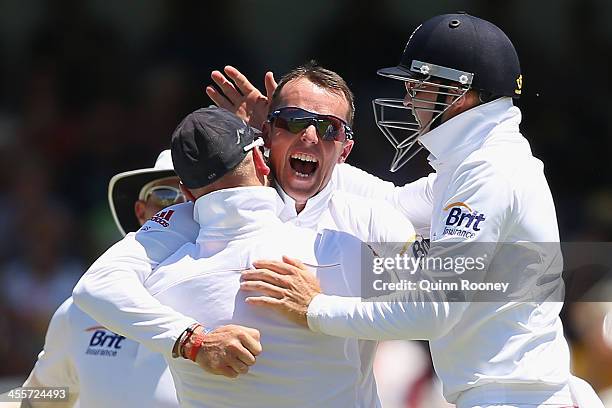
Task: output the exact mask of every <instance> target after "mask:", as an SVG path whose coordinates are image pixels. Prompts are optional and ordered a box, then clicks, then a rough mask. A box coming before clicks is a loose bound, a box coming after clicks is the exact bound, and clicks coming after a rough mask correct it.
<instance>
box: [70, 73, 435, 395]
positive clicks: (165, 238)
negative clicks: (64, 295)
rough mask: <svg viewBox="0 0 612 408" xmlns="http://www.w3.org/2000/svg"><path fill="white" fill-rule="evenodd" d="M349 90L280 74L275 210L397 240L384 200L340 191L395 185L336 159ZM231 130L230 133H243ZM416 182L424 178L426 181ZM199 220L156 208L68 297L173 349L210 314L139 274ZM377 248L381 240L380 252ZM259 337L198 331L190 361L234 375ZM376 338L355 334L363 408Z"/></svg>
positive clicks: (163, 349) (402, 225)
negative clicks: (172, 300)
mask: <svg viewBox="0 0 612 408" xmlns="http://www.w3.org/2000/svg"><path fill="white" fill-rule="evenodd" d="M352 98H353V96H352V93H351V92H350V90H349V89H348V87H347V86H346V83H345V82H344V80H342V78H340V77H339V76H338V75H337V74H335V73H333V72H331V71H328V70H326V69H323V68H321V67H319V66H316V65H306V66H303V67H299V68H297V69H295V70H293V71H291V72H289V73H288V74H287V75H286V76H285V77H284V78H283V80H281V82H280V83H279V86H278V88H277V90H276V92H275V95H274V97H272V96H271V99H273V100H274V102H273V103H272V105H271V108H272V109H273V111H272V112H271V115H270V120H269V121H268V122H267V124H266V127H265V128H264V133H263V136H264V138H265V139H266V140H267V142H266V143H267V147H266V148H267V149H269V154H270V158H269V160H270V163H271V165H272V168H273V171H274V172H275V174H276V188H277V190H278V191H279V194H280V195H281V197H282V198H283V204H284V205H283V206H282V207H280V208H279V214H278V215H279V217H280V218H281V220H282V221H284V222H289V223H291V224H294V225H296V226H300V227H306V228H310V229H313V230H315V231H318V230H320V229H322V228H324V227H327V228H330V229H335V230H340V231H343V232H349V233H351V234H353V235H355V236H358V237H359V238H360V239H361V240H362V241H364V242H398V243H400V244H401V245H402V246H404V244H405V243H406V242H409V241H411V240H413V239H414V235H415V234H414V233H415V231H414V228H413V227H412V225H411V224H410V222H408V221H407V220H406V219H405V217H404V216H402V215H401V213H399V212H397V211H396V210H394V209H393V207H391V206H390V205H389V204H387V203H385V202H381V201H372V200H367V199H364V198H362V197H355V196H352V195H350V194H343V193H340V192H339V191H338V190H340V189H345V190H350V189H351V188H355V189H356V190H357V191H361V190H363V185H364V183H365V182H366V181H367V180H370V181H371V182H372V183H375V184H382V185H383V186H384V188H385V189H386V191H387V192H389V194H393V190H394V186H393V185H392V184H391V183H385V182H382V181H380V180H379V179H376V178H375V177H373V176H369V175H367V174H366V173H364V172H362V171H360V170H358V169H355V168H352V167H350V166H348V165H345V164H340V165H338V166H336V164H339V163H343V162H344V160H345V159H346V157H347V156H348V154H349V153H350V150H351V147H352V144H353V140H352V131H351V129H350V123H351V121H352V116H353V111H354V108H353V103H352V100H353V99H352ZM228 137H229V138H230V141H232V142H235V141H236V140H241V139H240V138H241V137H242V135H241V134H238V133H236V134H232V135H228ZM419 183H421V184H427V180H424V181H420V182H419ZM410 196H411V195H410V194H408V195H407V197H406V199H405V201H406V202H409V201H410ZM430 206H431V203H430V202H429V201H428V197H426V196H425V197H421V196H417V195H414V199H413V205H410V206H409V208H415V209H416V208H419V209H421V207H425V208H428V207H429V208H430ZM170 211H172V212H171V213H170ZM421 212H422V213H427V211H426V210H422V209H421ZM162 215H163V216H162ZM415 218H418V217H417V216H416V215H415ZM425 222H429V221H425ZM199 229H200V227H199V225H198V224H197V223H195V222H194V207H193V205H192V204H187V203H186V204H180V205H176V206H173V207H171V208H169V209H167V211H166V212H165V213H164V214H158V215H157V216H156V217H153V218H152V219H151V220H150V221H148V222H147V223H146V224H145V225H144V226H143V227H142V228H141V230H140V231H138V233H136V234H128V235H127V236H126V237H125V238H124V239H123V240H122V241H120V242H119V243H117V244H116V245H114V246H113V247H112V248H110V249H109V250H108V251H107V252H106V253H105V254H104V255H103V256H102V257H100V258H99V259H98V261H96V262H95V263H94V264H93V265H92V267H91V268H90V269H89V271H88V272H87V273H86V274H85V275H84V276H83V277H82V279H81V281H80V282H79V284H78V285H77V286H76V288H75V291H74V299H75V303H76V304H77V305H79V307H80V308H82V309H83V310H85V311H86V312H87V313H89V314H90V315H92V316H93V317H94V318H95V319H96V320H97V321H99V322H100V323H102V324H104V325H105V326H106V327H108V328H109V329H111V330H113V331H115V332H117V333H121V334H122V335H125V336H127V337H129V338H132V339H135V340H137V341H139V342H141V343H143V344H145V345H146V346H147V347H149V348H151V349H152V350H155V351H158V352H160V353H162V354H164V355H165V356H166V357H167V358H170V356H171V354H172V353H171V352H172V350H173V349H175V346H176V345H177V344H178V343H177V342H178V340H180V338H182V337H183V335H184V334H185V333H186V332H187V330H186V329H188V328H190V327H192V326H193V325H194V324H196V323H201V324H203V325H205V326H207V322H206V321H199V320H198V319H195V318H194V317H192V316H189V315H188V314H185V313H183V312H180V311H178V310H175V309H174V308H173V307H170V306H169V305H166V304H164V302H160V299H157V298H155V297H153V296H152V295H151V293H149V291H147V290H146V288H145V287H144V286H143V283H144V282H146V281H147V280H148V279H149V277H150V276H151V274H152V272H153V270H154V269H155V268H156V267H157V266H158V265H159V264H160V263H161V262H162V261H163V260H165V259H166V258H167V257H168V256H170V255H171V254H172V253H174V252H175V251H176V250H178V249H179V248H181V247H182V246H183V245H184V244H186V243H189V242H195V241H196V238H197V236H198V234H199ZM384 250H385V248H380V251H379V253H382V251H384ZM202 307H207V306H206V304H203V306H202ZM207 327H210V326H207ZM194 331H195V334H196V335H201V334H202V333H203V329H202V328H201V327H196V328H195V329H194ZM263 335H265V334H264V333H262V336H263ZM258 336H259V332H258V331H257V330H254V331H253V330H249V329H248V328H246V327H244V326H237V325H233V324H226V325H221V326H219V327H216V328H214V330H213V331H211V332H210V333H208V334H206V335H204V336H203V342H202V346H201V348H199V352H198V353H197V354H196V356H195V357H194V360H195V361H196V362H197V364H199V365H200V366H201V367H202V368H204V369H205V370H207V371H209V372H211V373H215V374H222V375H225V376H230V377H236V376H238V375H240V374H243V373H245V372H246V371H248V366H250V365H251V364H253V362H254V361H255V359H254V357H255V356H256V352H257V351H258V344H259V338H258ZM189 341H190V340H188V343H189ZM237 345H239V346H237ZM374 347H375V343H374V342H360V343H359V352H360V361H361V370H360V371H361V374H360V375H361V384H362V385H361V390H360V398H359V400H360V401H363V404H364V405H363V406H364V407H366V406H369V404H370V402H371V401H373V398H372V396H373V395H374V394H375V393H376V389H375V384H374V379H373V376H372V370H371V365H372V357H373V353H372V352H373V350H374ZM254 353H255V354H254ZM245 364H247V366H245Z"/></svg>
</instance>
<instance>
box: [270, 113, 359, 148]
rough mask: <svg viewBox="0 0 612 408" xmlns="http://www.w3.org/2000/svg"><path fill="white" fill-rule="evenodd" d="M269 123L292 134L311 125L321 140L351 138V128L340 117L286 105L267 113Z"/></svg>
mask: <svg viewBox="0 0 612 408" xmlns="http://www.w3.org/2000/svg"><path fill="white" fill-rule="evenodd" d="M268 120H269V121H270V123H274V125H275V126H278V127H279V128H281V129H285V130H287V131H289V132H291V133H293V134H294V135H297V134H298V133H300V132H302V131H304V130H305V129H306V128H308V126H310V125H313V126H314V127H315V129H316V130H317V135H318V136H319V138H321V140H328V141H335V142H345V141H347V140H351V139H352V138H353V130H352V129H351V128H350V126H349V125H347V124H346V122H345V121H343V120H342V119H340V118H338V117H336V116H333V115H320V114H318V113H313V112H308V111H307V110H305V109H301V108H296V107H292V106H289V107H286V108H280V109H277V110H275V111H274V112H272V113H270V114H269V115H268Z"/></svg>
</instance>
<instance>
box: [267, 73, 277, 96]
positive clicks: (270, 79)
mask: <svg viewBox="0 0 612 408" xmlns="http://www.w3.org/2000/svg"><path fill="white" fill-rule="evenodd" d="M264 85H265V87H266V96H267V97H268V101H271V100H272V95H273V94H274V90H275V89H276V87H277V86H278V84H277V83H276V80H275V79H274V74H273V73H272V71H268V72H266V76H265V77H264Z"/></svg>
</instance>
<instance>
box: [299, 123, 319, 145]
mask: <svg viewBox="0 0 612 408" xmlns="http://www.w3.org/2000/svg"><path fill="white" fill-rule="evenodd" d="M300 138H301V139H302V141H303V142H306V143H312V144H317V143H319V136H318V135H317V128H315V127H314V125H310V126H308V127H307V128H306V129H304V131H302V134H301V135H300Z"/></svg>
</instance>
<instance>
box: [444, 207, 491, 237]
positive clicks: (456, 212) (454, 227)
mask: <svg viewBox="0 0 612 408" xmlns="http://www.w3.org/2000/svg"><path fill="white" fill-rule="evenodd" d="M444 211H447V212H448V215H447V216H446V220H445V225H444V231H443V232H442V235H453V236H458V237H464V238H474V237H475V236H476V234H477V233H478V231H480V229H481V227H482V224H483V223H484V222H485V220H486V219H487V217H486V216H485V215H484V214H482V213H479V212H478V211H476V210H472V209H471V208H470V206H469V205H467V204H466V203H464V202H461V201H457V202H455V203H451V204H449V205H447V206H446V207H444Z"/></svg>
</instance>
